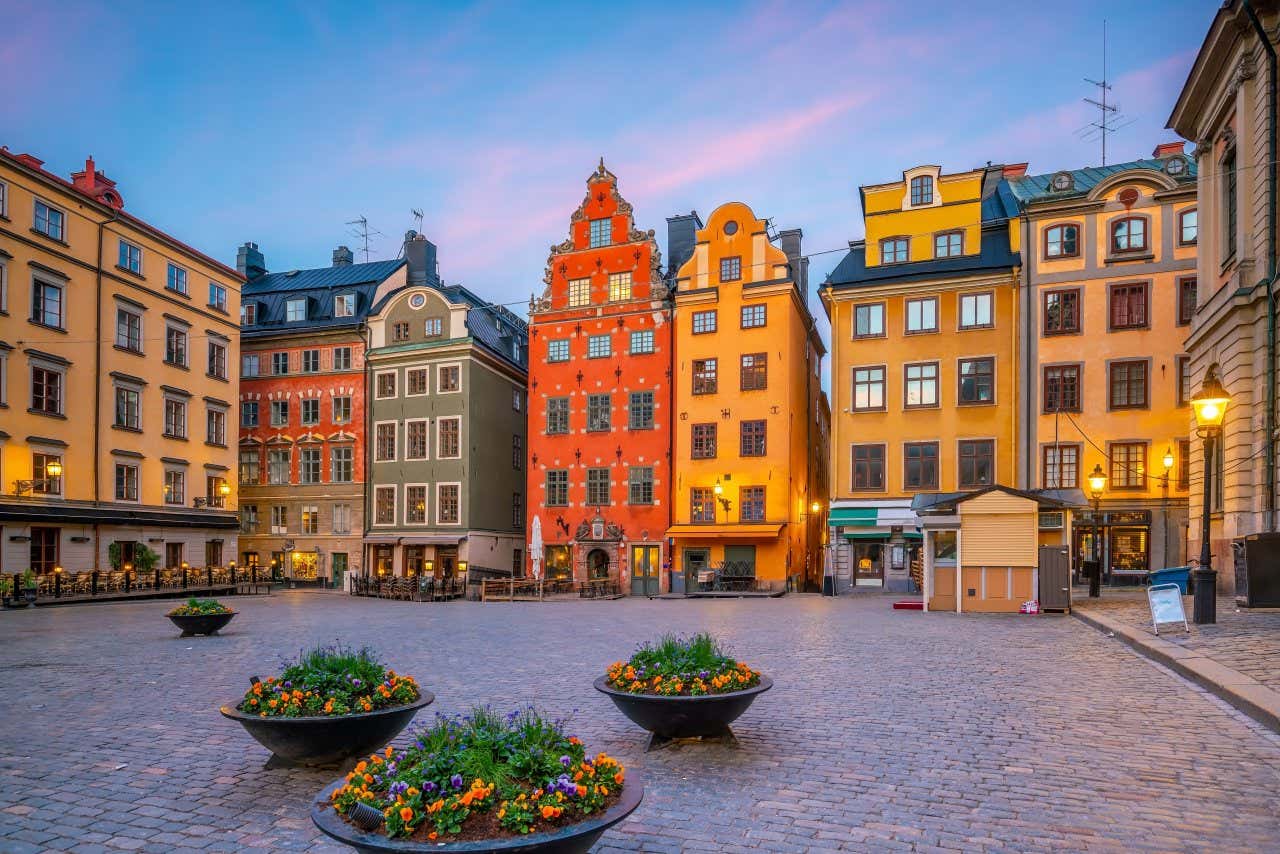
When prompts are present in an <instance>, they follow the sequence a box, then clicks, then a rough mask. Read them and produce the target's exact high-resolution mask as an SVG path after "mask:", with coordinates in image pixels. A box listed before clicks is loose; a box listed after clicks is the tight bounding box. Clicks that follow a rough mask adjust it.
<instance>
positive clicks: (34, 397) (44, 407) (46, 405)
mask: <svg viewBox="0 0 1280 854" xmlns="http://www.w3.org/2000/svg"><path fill="white" fill-rule="evenodd" d="M31 408H32V409H33V410H35V411H36V412H40V413H43V414H45V415H61V414H62V371H58V370H54V369H52V368H42V367H39V366H33V367H32V368H31Z"/></svg>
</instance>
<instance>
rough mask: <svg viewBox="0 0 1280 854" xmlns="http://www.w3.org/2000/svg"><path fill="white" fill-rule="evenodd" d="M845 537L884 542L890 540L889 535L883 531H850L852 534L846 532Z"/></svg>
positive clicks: (847, 538)
mask: <svg viewBox="0 0 1280 854" xmlns="http://www.w3.org/2000/svg"><path fill="white" fill-rule="evenodd" d="M844 538H845V539H846V540H879V541H880V542H882V543H887V542H889V535H888V534H886V533H883V532H881V533H870V532H861V533H857V534H853V533H850V534H845V535H844Z"/></svg>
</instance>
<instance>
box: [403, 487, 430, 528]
mask: <svg viewBox="0 0 1280 854" xmlns="http://www.w3.org/2000/svg"><path fill="white" fill-rule="evenodd" d="M419 486H420V487H422V521H420V522H416V521H411V520H410V519H409V490H410V489H411V488H413V487H419ZM404 524H405V525H424V526H425V525H430V524H431V484H429V483H406V484H405V485H404Z"/></svg>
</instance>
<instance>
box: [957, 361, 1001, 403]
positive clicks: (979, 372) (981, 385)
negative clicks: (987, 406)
mask: <svg viewBox="0 0 1280 854" xmlns="http://www.w3.org/2000/svg"><path fill="white" fill-rule="evenodd" d="M995 370H996V362H995V359H961V360H960V403H962V404H963V403H994V402H995V399H996V384H995Z"/></svg>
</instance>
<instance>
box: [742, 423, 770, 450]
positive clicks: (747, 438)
mask: <svg viewBox="0 0 1280 854" xmlns="http://www.w3.org/2000/svg"><path fill="white" fill-rule="evenodd" d="M767 426H768V425H767V424H766V422H764V421H743V422H742V427H741V428H740V434H739V453H740V454H741V456H744V457H763V456H764V454H765V432H766V429H767Z"/></svg>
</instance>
